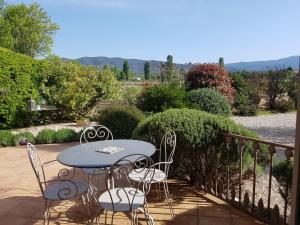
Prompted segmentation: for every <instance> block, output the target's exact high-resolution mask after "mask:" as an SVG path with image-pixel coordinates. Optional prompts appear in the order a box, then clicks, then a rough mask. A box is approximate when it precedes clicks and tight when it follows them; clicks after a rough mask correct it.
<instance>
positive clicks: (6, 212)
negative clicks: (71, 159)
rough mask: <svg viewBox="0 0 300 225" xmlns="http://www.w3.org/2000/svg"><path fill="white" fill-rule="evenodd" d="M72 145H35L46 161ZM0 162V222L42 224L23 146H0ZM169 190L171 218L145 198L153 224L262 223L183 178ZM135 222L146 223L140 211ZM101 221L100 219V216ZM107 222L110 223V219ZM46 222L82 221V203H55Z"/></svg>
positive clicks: (119, 220) (124, 219)
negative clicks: (203, 191)
mask: <svg viewBox="0 0 300 225" xmlns="http://www.w3.org/2000/svg"><path fill="white" fill-rule="evenodd" d="M72 145H77V143H70V144H56V145H40V146H37V149H38V150H39V152H40V155H41V157H42V159H44V160H45V161H48V160H52V159H55V158H56V155H57V153H58V152H60V151H61V150H63V149H64V148H66V147H68V146H72ZM0 162H1V163H0V225H29V224H43V211H44V202H43V199H42V197H41V193H40V190H39V187H38V184H37V182H36V179H35V177H34V174H33V171H32V168H31V166H30V163H29V160H28V158H27V151H26V148H25V147H15V148H0ZM60 167H61V166H60V165H58V164H55V163H54V164H53V165H48V166H47V168H46V173H47V174H48V177H51V176H52V175H53V176H54V175H55V174H57V171H58V170H59V168H60ZM47 174H46V175H47ZM170 192H171V195H172V197H173V204H174V212H175V217H174V219H173V220H171V217H170V215H169V210H168V209H166V207H165V205H164V203H163V200H157V198H156V197H151V198H150V199H148V202H149V207H150V208H149V211H150V214H151V215H152V216H153V218H154V221H155V224H159V225H160V224H166V225H168V224H174V225H177V224H178V225H181V224H184V225H252V224H263V223H261V222H259V221H257V220H255V219H254V218H252V217H250V216H248V215H246V214H244V213H242V212H240V211H238V210H236V209H233V208H232V207H230V206H228V205H227V204H226V203H224V202H222V201H220V200H218V199H216V198H214V197H213V196H211V195H208V194H206V195H205V194H201V193H197V192H195V191H193V189H192V188H191V187H189V186H188V185H187V184H185V183H183V182H179V181H175V180H172V181H170ZM153 196H154V194H153ZM102 218H103V217H102ZM108 218H110V216H108ZM139 222H140V224H147V223H146V221H145V220H144V219H143V216H142V215H141V216H140V220H139ZM101 223H104V219H102V220H101ZM107 223H108V224H110V219H108V220H107ZM50 224H86V221H85V217H84V209H83V207H82V205H75V203H74V202H62V203H57V204H56V205H55V206H54V209H53V213H52V217H51V221H50ZM95 224H96V223H95ZM114 224H120V225H126V224H130V219H129V217H128V216H127V215H125V214H116V215H115V220H114Z"/></svg>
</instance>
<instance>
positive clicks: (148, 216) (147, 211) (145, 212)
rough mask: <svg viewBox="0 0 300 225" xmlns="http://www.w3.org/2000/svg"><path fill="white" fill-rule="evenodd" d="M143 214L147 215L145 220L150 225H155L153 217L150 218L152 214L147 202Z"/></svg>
mask: <svg viewBox="0 0 300 225" xmlns="http://www.w3.org/2000/svg"><path fill="white" fill-rule="evenodd" d="M143 213H144V215H145V218H146V219H147V220H148V222H149V223H150V225H154V220H153V218H152V216H150V214H149V208H148V203H147V202H145V204H144V206H143Z"/></svg>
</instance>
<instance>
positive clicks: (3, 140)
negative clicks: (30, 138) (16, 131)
mask: <svg viewBox="0 0 300 225" xmlns="http://www.w3.org/2000/svg"><path fill="white" fill-rule="evenodd" d="M13 145H15V144H14V135H13V133H12V132H10V131H8V130H0V146H3V147H7V146H13Z"/></svg>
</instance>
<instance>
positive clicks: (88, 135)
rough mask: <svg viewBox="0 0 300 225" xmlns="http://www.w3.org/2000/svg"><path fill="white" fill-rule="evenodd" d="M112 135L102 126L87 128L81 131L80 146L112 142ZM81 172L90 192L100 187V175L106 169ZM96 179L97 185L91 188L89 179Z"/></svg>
mask: <svg viewBox="0 0 300 225" xmlns="http://www.w3.org/2000/svg"><path fill="white" fill-rule="evenodd" d="M113 139H114V137H113V134H112V132H111V131H110V130H109V129H108V128H107V127H106V126H104V125H97V126H89V127H87V128H85V129H84V130H83V132H82V133H81V135H80V145H82V144H86V143H89V142H94V141H107V140H113ZM82 171H83V172H84V174H85V180H87V181H88V183H89V184H90V187H91V190H95V189H96V190H97V191H98V188H97V187H99V185H100V183H99V182H100V180H101V175H105V174H106V171H107V170H106V169H105V168H104V169H99V168H82ZM93 177H94V178H95V177H96V178H97V179H96V181H97V185H96V186H92V185H91V179H92V178H93Z"/></svg>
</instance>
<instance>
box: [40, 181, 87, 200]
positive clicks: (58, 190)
mask: <svg viewBox="0 0 300 225" xmlns="http://www.w3.org/2000/svg"><path fill="white" fill-rule="evenodd" d="M76 187H77V188H76ZM87 189H88V184H87V183H86V182H83V181H71V182H69V181H57V182H56V183H53V184H48V185H47V188H46V190H45V195H44V196H45V198H46V199H50V200H66V199H70V198H74V197H77V196H80V195H82V194H83V193H84V192H86V191H87Z"/></svg>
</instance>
